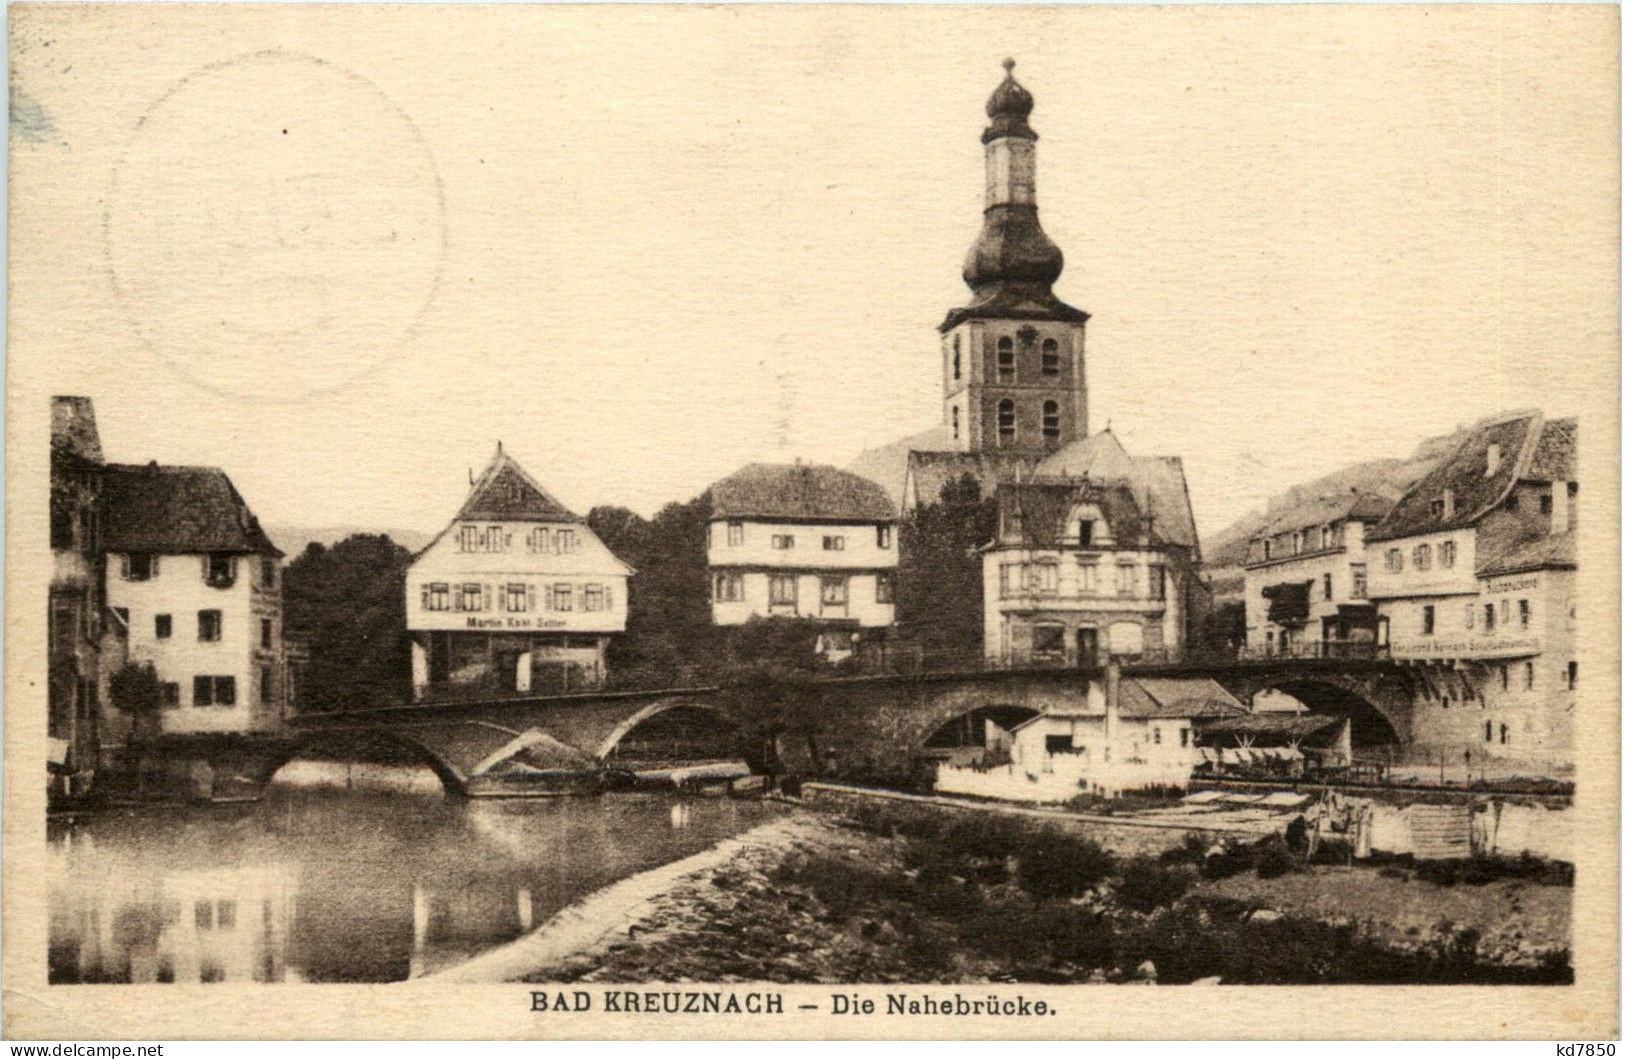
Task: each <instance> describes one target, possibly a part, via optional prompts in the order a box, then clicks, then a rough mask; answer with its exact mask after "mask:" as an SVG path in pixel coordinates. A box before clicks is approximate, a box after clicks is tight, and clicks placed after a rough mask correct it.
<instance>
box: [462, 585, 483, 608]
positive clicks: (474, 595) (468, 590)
mask: <svg viewBox="0 0 1625 1059" xmlns="http://www.w3.org/2000/svg"><path fill="white" fill-rule="evenodd" d="M457 609H458V610H484V609H485V586H484V585H480V584H476V583H474V582H472V581H470V582H468V583H467V584H465V585H463V586H462V591H460V592H459V593H458V594H457Z"/></svg>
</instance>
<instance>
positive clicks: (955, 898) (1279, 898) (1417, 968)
mask: <svg viewBox="0 0 1625 1059" xmlns="http://www.w3.org/2000/svg"><path fill="white" fill-rule="evenodd" d="M727 845H728V849H727V850H726V852H725V855H722V856H716V857H714V858H713V859H712V860H710V861H707V862H705V863H701V864H698V865H697V866H695V867H694V869H693V870H683V871H679V872H673V873H671V874H670V875H669V877H667V878H664V879H663V880H661V885H660V886H659V887H657V888H654V889H658V892H654V890H653V889H650V888H645V892H644V893H642V894H641V895H640V897H639V900H638V903H637V906H636V910H635V911H634V912H632V913H631V914H629V915H625V916H623V917H621V918H619V919H617V920H614V921H612V922H610V923H609V924H608V926H609V929H607V931H600V932H599V934H598V936H597V937H596V938H595V939H593V940H592V941H591V942H590V943H589V944H585V945H582V946H579V947H575V948H573V950H571V951H565V950H566V949H567V948H569V947H567V946H563V947H561V946H555V947H554V948H553V949H552V950H551V951H550V952H549V953H548V954H547V958H546V959H540V960H538V961H537V962H535V963H534V964H533V965H532V966H530V967H529V968H528V969H525V970H523V971H519V972H517V973H512V974H509V975H505V977H510V978H516V979H518V980H523V981H550V982H571V981H596V982H640V981H668V982H685V981H722V982H727V981H773V982H807V983H813V982H965V983H969V982H985V981H1034V982H1131V981H1137V982H1152V981H1155V982H1161V983H1164V984H1169V983H1181V982H1195V981H1214V980H1218V981H1222V982H1226V983H1272V984H1299V983H1316V982H1374V983H1402V982H1441V983H1442V982H1479V983H1488V982H1520V983H1543V982H1554V983H1555V982H1564V981H1569V980H1571V978H1572V974H1571V972H1570V971H1569V968H1568V963H1567V956H1568V953H1567V939H1568V936H1569V934H1568V931H1569V904H1570V897H1571V895H1572V888H1571V887H1570V886H1566V885H1562V884H1561V882H1553V881H1552V880H1551V879H1550V878H1549V877H1548V876H1547V875H1542V874H1540V873H1539V872H1533V871H1524V872H1523V873H1522V874H1520V873H1519V870H1518V869H1517V868H1516V866H1512V867H1505V869H1504V870H1501V871H1499V872H1497V871H1488V873H1487V874H1485V872H1483V871H1481V872H1479V873H1477V874H1474V873H1472V872H1466V873H1461V877H1462V878H1463V879H1465V880H1468V881H1461V882H1458V881H1457V875H1456V874H1451V873H1449V872H1438V871H1430V870H1427V869H1418V868H1415V867H1409V866H1401V865H1395V864H1389V865H1385V866H1382V867H1377V866H1370V867H1367V866H1357V867H1349V866H1337V865H1306V864H1302V863H1300V862H1298V861H1296V860H1294V858H1293V857H1292V856H1291V854H1290V853H1289V852H1288V851H1287V849H1286V848H1285V844H1284V843H1282V842H1280V840H1279V839H1274V840H1273V841H1272V840H1266V841H1264V842H1262V843H1258V844H1256V845H1243V844H1237V845H1234V846H1232V847H1231V848H1230V849H1228V850H1227V851H1226V852H1224V853H1223V854H1221V855H1212V856H1210V855H1209V854H1210V852H1213V851H1214V847H1211V846H1208V845H1207V844H1206V843H1204V842H1202V841H1193V842H1191V843H1188V844H1187V845H1186V846H1184V847H1181V848H1179V849H1175V850H1169V851H1167V852H1165V853H1164V854H1162V855H1161V856H1160V857H1149V856H1118V855H1115V854H1113V853H1110V852H1108V851H1106V850H1103V849H1101V847H1100V846H1098V845H1096V844H1095V843H1094V842H1092V841H1089V840H1088V839H1080V838H1078V837H1076V836H1071V835H1065V834H1059V833H1056V832H1054V831H1052V830H1048V829H1045V828H1043V827H1041V826H1036V825H1033V824H1030V823H1028V822H1025V821H1011V820H1005V819H995V818H982V819H959V820H949V821H941V820H935V821H934V820H931V819H929V818H927V817H921V816H918V815H908V814H887V813H885V812H882V811H869V812H864V813H847V814H825V813H815V812H812V811H809V810H805V809H803V810H799V811H795V812H794V813H793V814H792V815H790V816H787V817H786V818H784V819H782V820H779V821H775V822H773V823H771V824H768V825H765V826H763V827H759V828H757V829H755V830H753V831H752V832H749V833H747V834H746V835H743V836H739V837H738V838H736V839H733V840H730V842H729V843H728V844H727ZM668 867H670V866H668ZM646 874H647V873H646ZM629 882H630V881H629ZM597 896H598V895H594V897H593V898H588V899H587V900H588V903H590V902H592V901H593V900H594V899H595V898H596V897H597ZM589 918H591V917H589ZM594 921H595V922H601V921H600V920H597V919H594ZM547 932H548V928H547V927H544V928H543V929H542V930H541V931H538V932H537V935H538V936H545V935H546V934H547ZM511 966H512V965H510V969H511Z"/></svg>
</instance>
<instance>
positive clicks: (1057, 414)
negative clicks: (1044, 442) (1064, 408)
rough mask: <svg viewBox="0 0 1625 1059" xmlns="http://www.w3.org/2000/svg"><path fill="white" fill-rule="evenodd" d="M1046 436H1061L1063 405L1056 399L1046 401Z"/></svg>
mask: <svg viewBox="0 0 1625 1059" xmlns="http://www.w3.org/2000/svg"><path fill="white" fill-rule="evenodd" d="M1044 436H1045V437H1046V438H1058V437H1060V436H1061V406H1060V405H1059V404H1057V403H1056V402H1054V401H1045V402H1044Z"/></svg>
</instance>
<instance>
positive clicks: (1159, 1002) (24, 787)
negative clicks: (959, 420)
mask: <svg viewBox="0 0 1625 1059" xmlns="http://www.w3.org/2000/svg"><path fill="white" fill-rule="evenodd" d="M21 10H23V11H26V8H24V9H21ZM128 10H129V11H130V12H131V13H132V14H133V13H135V11H136V5H132V6H131V8H129V9H128ZM230 10H231V9H229V8H226V7H222V8H220V9H219V15H220V17H222V18H229V17H231V16H230ZM661 10H662V9H660V8H652V9H643V10H641V11H636V12H634V11H632V10H631V9H621V10H620V11H618V12H616V13H615V15H614V16H613V17H658V14H659V12H660V11H661ZM1282 10H1283V11H1286V10H1291V9H1282ZM1381 10H1382V9H1380V8H1377V9H1373V15H1374V17H1380V12H1381ZM1479 10H1484V9H1479ZM1569 10H1570V12H1571V13H1572V14H1573V18H1572V20H1565V21H1564V22H1563V25H1564V26H1565V27H1570V28H1571V29H1572V31H1573V32H1574V34H1575V40H1576V44H1577V46H1579V45H1580V44H1581V43H1582V42H1584V45H1585V46H1587V47H1593V48H1594V47H1597V46H1598V44H1597V41H1598V40H1599V39H1602V40H1604V41H1605V42H1606V45H1607V46H1608V47H1610V48H1611V49H1612V51H1613V54H1614V59H1615V64H1616V66H1615V69H1616V72H1617V68H1618V67H1617V63H1618V55H1619V12H1618V9H1617V8H1615V7H1608V8H1581V9H1569ZM1487 13H1488V12H1487V11H1486V14H1487ZM320 14H321V11H320V9H317V10H314V11H313V10H310V9H306V10H304V11H302V12H301V16H302V17H305V18H312V17H320ZM18 15H19V9H18V8H13V9H12V18H13V19H16V18H17V17H18ZM786 15H787V10H786V9H784V8H771V7H769V8H761V9H757V10H756V11H755V12H754V13H753V17H755V18H758V19H761V20H762V23H763V25H764V26H766V25H772V26H773V28H775V29H782V30H785V31H787V32H795V31H797V28H796V27H795V26H791V25H790V24H789V20H788V19H787V18H786V17H785V16H786ZM804 15H805V11H803V16H804ZM558 17H559V18H560V19H561V21H564V22H566V23H568V22H569V21H585V22H592V21H593V20H595V19H599V18H601V17H603V13H602V12H598V13H594V12H591V11H590V10H586V9H581V8H564V9H561V10H560V11H559V13H558ZM844 17H847V18H852V17H867V18H876V19H881V18H886V17H888V16H887V13H886V12H885V11H884V9H867V10H865V11H863V12H862V14H861V16H855V15H854V13H853V12H852V11H851V10H850V9H849V10H848V11H847V12H846V14H845V16H844ZM805 24H806V19H805V18H804V17H803V18H802V20H801V21H800V23H798V25H799V26H801V27H804V26H805ZM1530 28H1531V29H1532V28H1533V27H1532V26H1531V27H1530ZM1547 28H1548V29H1549V28H1550V26H1548V27H1547ZM787 46H788V45H787ZM674 50H675V49H674ZM1615 116H1616V118H1617V113H1616V115H1615ZM1616 146H1617V143H1616ZM1616 157H1617V151H1616ZM1616 177H1617V172H1616ZM17 190H18V191H24V192H25V191H26V189H17ZM10 220H11V223H12V224H13V225H14V226H15V225H19V224H31V223H49V222H48V219H42V218H36V217H34V216H32V215H31V214H30V202H29V200H28V198H27V197H26V194H24V195H22V196H15V195H14V196H13V198H12V200H11V217H10ZM1591 221H1592V223H1593V224H1594V225H1595V226H1596V227H1597V228H1598V229H1606V230H1607V231H1608V232H1610V233H1612V238H1613V241H1614V242H1615V243H1616V244H1617V242H1618V234H1619V215H1618V206H1617V201H1616V203H1615V208H1614V209H1613V211H1611V212H1610V213H1608V214H1607V215H1598V216H1596V217H1594V218H1591ZM29 264H30V263H29V262H28V261H26V260H16V259H15V258H14V259H13V260H12V262H11V269H12V273H11V275H12V282H13V284H15V278H16V276H17V274H18V272H19V271H20V270H26V269H27V268H28V267H29ZM1612 294H1613V302H1614V305H1615V306H1616V308H1617V306H1618V304H1619V273H1618V270H1617V267H1616V269H1615V272H1614V276H1613V292H1612ZM1613 337H1614V339H1615V342H1616V352H1615V355H1614V356H1613V357H1612V358H1610V359H1606V360H1601V361H1599V362H1597V363H1596V364H1595V365H1594V367H1595V376H1594V385H1593V386H1592V387H1591V388H1590V390H1589V393H1590V396H1589V398H1588V399H1587V401H1586V403H1585V405H1584V406H1583V407H1580V408H1578V409H1575V411H1577V412H1578V413H1579V414H1580V415H1581V416H1582V418H1583V419H1584V421H1585V442H1584V444H1583V446H1582V450H1581V457H1580V459H1581V468H1582V477H1583V479H1584V481H1585V483H1586V486H1585V497H1586V500H1585V519H1584V526H1585V528H1584V529H1583V530H1582V540H1581V553H1582V560H1581V563H1582V569H1583V570H1584V571H1585V574H1586V576H1585V577H1584V578H1581V579H1580V581H1579V584H1580V607H1581V611H1580V612H1581V622H1582V626H1581V628H1582V630H1583V631H1582V634H1581V637H1582V641H1581V648H1580V652H1581V654H1582V656H1583V658H1584V659H1585V671H1586V673H1587V681H1588V683H1590V684H1591V686H1592V688H1594V689H1597V690H1596V691H1594V692H1593V696H1594V698H1593V701H1597V702H1599V704H1600V705H1599V708H1597V709H1595V710H1594V711H1593V712H1592V713H1590V714H1589V715H1587V716H1586V717H1583V718H1581V719H1580V721H1579V722H1578V725H1577V728H1578V733H1579V734H1578V735H1577V741H1578V744H1579V745H1578V755H1577V756H1578V760H1577V772H1578V776H1579V778H1580V779H1579V785H1578V791H1579V793H1578V796H1577V798H1576V801H1575V809H1574V811H1575V813H1576V814H1577V824H1578V826H1577V828H1576V833H1577V834H1579V835H1582V836H1585V840H1584V841H1583V842H1581V844H1580V845H1579V848H1578V850H1577V852H1576V857H1575V861H1576V869H1577V878H1578V881H1577V884H1576V887H1575V893H1574V922H1575V924H1576V930H1575V936H1574V939H1573V940H1574V946H1573V952H1574V966H1575V975H1576V984H1575V985H1574V986H1572V987H1532V988H1523V987H1494V988H1480V987H1450V988H1444V987H1382V988H1373V987H1317V988H1277V987H1260V986H1254V987H1247V988H1224V987H1221V988H1220V989H1219V990H1210V989H1203V988H1201V987H1174V988H1157V989H1133V990H1126V989H1122V988H1110V987H1107V988H1094V989H1091V988H1087V987H1053V986H1019V987H1017V986H1000V987H997V991H998V992H1000V993H1001V994H1007V995H1008V994H1014V993H1017V992H1019V993H1021V994H1023V995H1025V996H1027V997H1029V998H1033V999H1044V1000H1046V1001H1048V1002H1049V1003H1051V1004H1053V1005H1054V1006H1055V1007H1056V1008H1057V1009H1058V1014H1056V1015H1055V1016H1052V1017H1050V1018H1047V1019H1043V1020H1015V1019H989V1020H971V1019H943V1018H924V1017H921V1018H899V1017H881V1016H876V1017H868V1018H838V1017H832V1016H829V1015H827V1014H825V1013H822V1012H820V1013H816V1014H808V1013H801V1012H797V1011H795V1005H796V1004H797V1003H798V1002H803V1001H817V1002H819V1003H820V1004H821V1006H827V1002H828V997H829V995H830V994H831V993H832V992H836V991H842V992H860V993H862V994H864V995H866V996H870V997H874V998H876V999H877V1000H879V999H880V998H882V997H883V995H884V994H885V993H886V992H888V991H891V988H892V987H862V988H857V989H841V990H837V989H836V988H834V987H808V986H800V987H793V986H786V987H771V988H773V989H775V990H777V991H781V992H782V993H783V994H784V997H785V1006H786V1008H787V1009H788V1011H787V1013H786V1014H785V1015H783V1016H755V1017H752V1016H730V1017H726V1018H723V1017H715V1016H709V1017H706V1016H686V1017H684V1016H676V1017H665V1018H662V1017H658V1016H643V1015H621V1016H615V1015H608V1016H606V1015H603V1014H602V1013H600V1012H594V1013H592V1014H589V1015H571V1016H561V1015H538V1014H534V1013H532V1012H531V1010H530V999H529V992H530V988H531V987H528V986H523V985H493V986H445V985H438V984H437V985H434V986H432V987H424V986H423V985H421V984H416V983H404V984H394V985H368V986H344V985H286V986H266V985H215V986H208V987H203V986H181V985H163V986H75V987H49V986H47V985H46V981H45V966H46V964H45V957H44V953H45V945H46V926H47V917H46V909H45V895H44V887H43V880H44V859H45V856H44V821H45V798H44V789H43V785H42V784H41V783H39V782H38V780H39V770H38V763H39V762H40V761H41V760H42V759H43V758H44V757H45V752H44V745H45V716H46V711H45V682H44V679H43V673H44V671H45V666H44V659H45V622H44V616H45V609H46V608H45V604H44V601H45V599H46V590H47V584H48V581H49V577H50V570H51V556H50V553H49V550H48V549H47V547H46V546H45V542H46V541H47V540H48V535H47V522H48V512H47V496H48V490H47V482H48V476H49V469H48V446H47V445H46V443H45V439H46V438H47V436H48V432H49V400H48V399H49V397H50V395H51V394H52V392H53V383H52V373H51V365H50V363H49V362H46V361H19V360H15V359H14V360H12V361H11V363H10V364H9V365H8V368H9V374H8V388H7V402H6V412H7V435H6V437H7V442H8V445H7V450H8V453H7V456H8V458H7V520H8V521H7V526H6V528H7V538H8V548H7V560H8V561H7V564H6V589H7V592H6V598H7V601H8V603H9V604H10V606H8V607H7V609H6V616H5V617H6V662H7V665H6V677H5V692H6V702H7V703H8V705H9V706H10V707H11V708H10V709H9V710H7V711H6V717H5V720H6V722H7V723H6V724H5V763H6V765H7V766H8V767H7V768H6V769H5V795H4V798H5V801H4V841H5V857H4V937H5V942H6V944H5V949H4V952H3V954H0V958H3V968H4V1006H5V1011H4V1015H5V1026H4V1031H5V1035H6V1036H7V1037H9V1038H13V1039H15V1038H41V1037H45V1038H56V1039H81V1040H83V1039H91V1038H95V1039H102V1040H106V1039H148V1040H151V1039H165V1038H170V1039H246V1038H266V1039H285V1038H289V1037H293V1038H300V1039H338V1038H388V1039H421V1038H429V1039H443V1038H467V1039H525V1038H561V1039H572V1038H577V1039H578V1038H625V1039H637V1038H645V1039H646V1038H651V1037H673V1036H674V1037H683V1038H719V1039H721V1038H733V1039H751V1038H757V1039H760V1038H769V1039H771V1038H793V1037H805V1038H867V1037H876V1036H880V1037H888V1038H894V1039H898V1038H966V1039H975V1038H1008V1037H1019V1038H1034V1039H1045V1038H1056V1039H1068V1038H1072V1039H1076V1038H1084V1039H1088V1038H1182V1037H1188V1038H1196V1039H1206V1038H1285V1039H1298V1038H1320V1037H1332V1038H1407V1037H1420V1038H1439V1039H1452V1038H1460V1039H1480V1038H1503V1039H1505V1038H1562V1039H1571V1040H1572V1039H1586V1038H1592V1039H1596V1038H1603V1037H1613V1036H1617V1034H1618V1032H1619V1023H1618V1008H1617V1001H1618V990H1619V962H1618V957H1619V953H1618V946H1617V939H1618V932H1619V903H1618V902H1619V844H1618V836H1619V778H1620V760H1619V746H1620V713H1619V710H1618V708H1617V704H1618V702H1619V672H1620V670H1619V664H1620V656H1619V644H1620V639H1619V635H1618V631H1619V629H1620V610H1619V590H1620V581H1619V569H1620V565H1619V560H1620V541H1619V534H1618V525H1619V524H1618V522H1617V521H1614V519H1613V514H1614V513H1615V512H1618V511H1619V510H1620V508H1619V501H1620V496H1619V480H1620V479H1619V441H1620V437H1619V359H1618V353H1617V340H1618V333H1617V332H1615V334H1614V336H1613ZM1604 682H1607V687H1606V688H1602V687H1599V685H1602V684H1603V683H1604ZM1610 703H1612V704H1615V707H1614V708H1613V709H1609V708H1607V706H1608V704H1610ZM725 988H726V987H725ZM919 991H920V990H911V992H919ZM953 991H954V987H951V986H949V987H932V988H931V989H930V992H932V993H933V994H936V995H941V994H944V993H947V994H951V993H952V992H953ZM961 991H962V992H966V993H967V994H979V993H984V992H986V991H988V990H987V988H986V987H961ZM882 1002H883V1001H882Z"/></svg>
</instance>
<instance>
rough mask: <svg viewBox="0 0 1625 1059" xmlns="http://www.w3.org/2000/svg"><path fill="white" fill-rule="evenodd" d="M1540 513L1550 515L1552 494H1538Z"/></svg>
mask: <svg viewBox="0 0 1625 1059" xmlns="http://www.w3.org/2000/svg"><path fill="white" fill-rule="evenodd" d="M1540 513H1541V514H1542V515H1550V514H1551V513H1552V494H1550V493H1542V494H1540Z"/></svg>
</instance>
